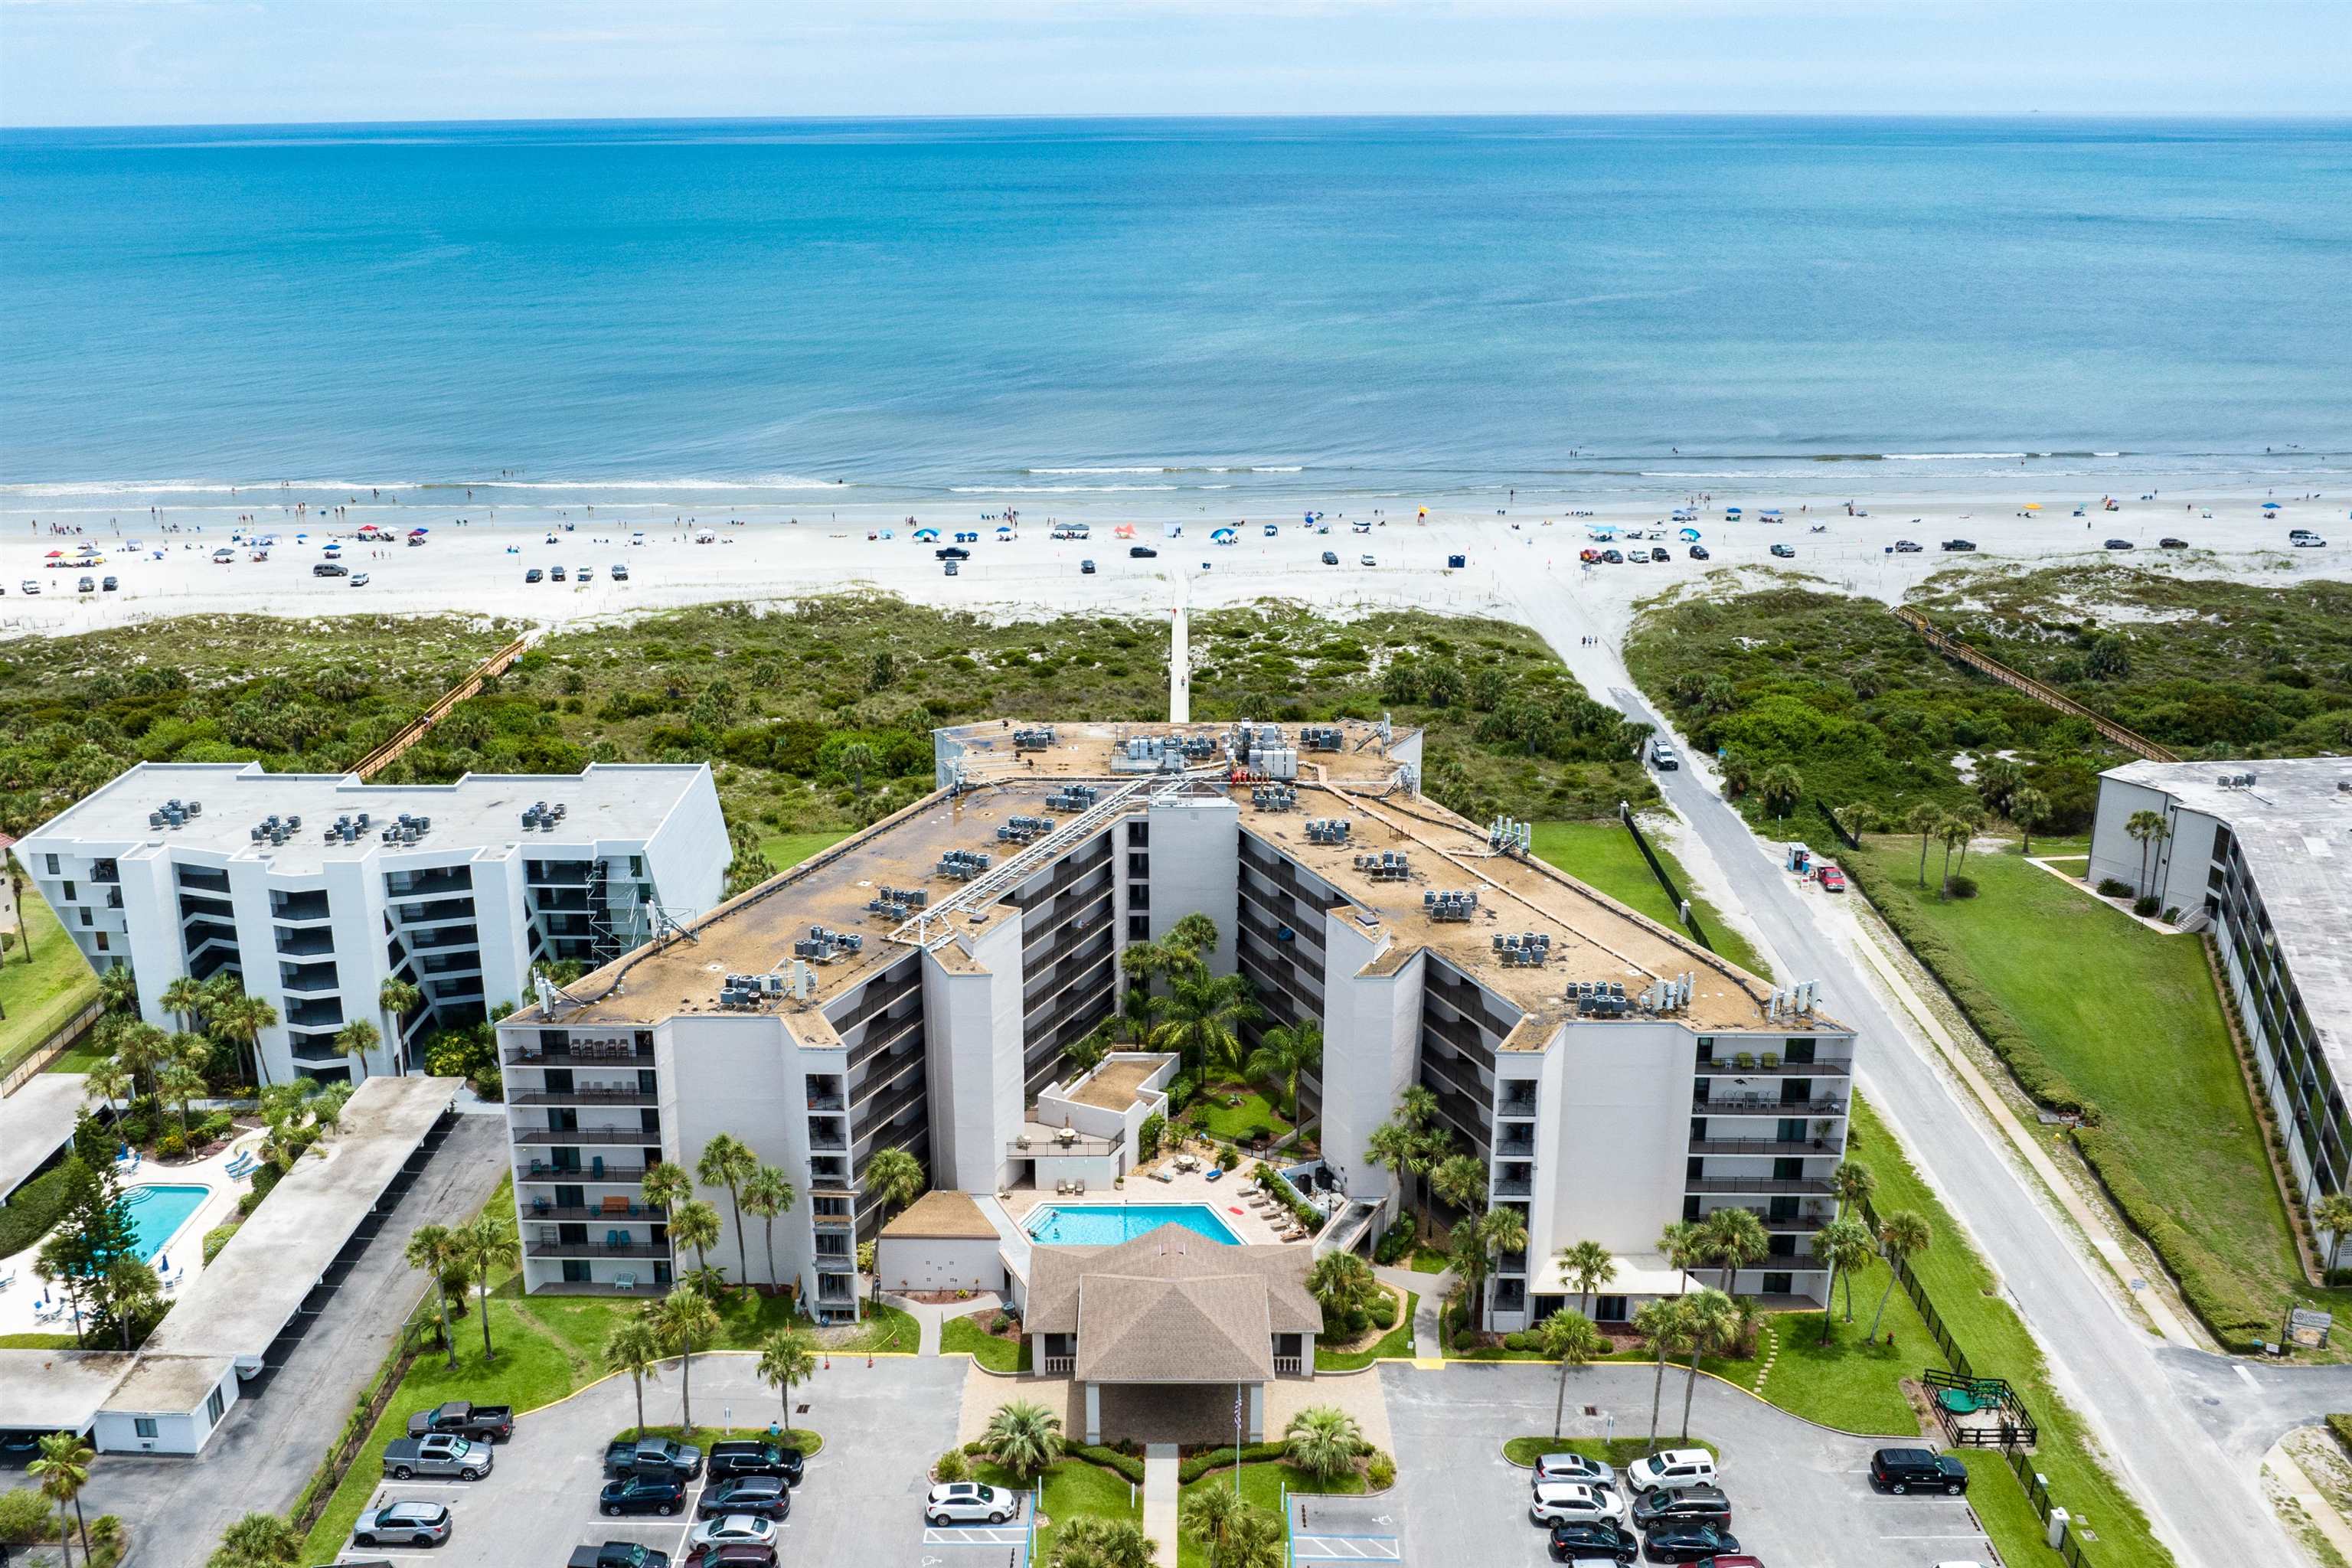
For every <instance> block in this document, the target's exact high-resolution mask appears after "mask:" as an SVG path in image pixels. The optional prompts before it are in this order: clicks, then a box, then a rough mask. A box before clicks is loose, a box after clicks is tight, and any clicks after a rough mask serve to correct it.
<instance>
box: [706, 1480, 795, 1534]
mask: <svg viewBox="0 0 2352 1568" xmlns="http://www.w3.org/2000/svg"><path fill="white" fill-rule="evenodd" d="M792 1511H793V1493H792V1489H791V1488H790V1487H788V1486H786V1485H785V1484H784V1478H783V1477H782V1476H738V1477H736V1478H735V1479H733V1480H731V1481H720V1482H719V1483H718V1484H717V1485H715V1486H713V1487H711V1488H710V1489H709V1490H708V1491H705V1492H704V1493H703V1494H702V1500H701V1501H700V1502H698V1503H697V1504H696V1505H695V1510H694V1513H695V1517H696V1518H697V1519H723V1518H725V1517H726V1516H727V1515H729V1514H730V1513H748V1514H750V1515H751V1516H752V1517H753V1518H755V1519H768V1520H774V1521H777V1522H778V1523H782V1521H784V1520H786V1519H788V1518H790V1517H791V1516H792Z"/></svg>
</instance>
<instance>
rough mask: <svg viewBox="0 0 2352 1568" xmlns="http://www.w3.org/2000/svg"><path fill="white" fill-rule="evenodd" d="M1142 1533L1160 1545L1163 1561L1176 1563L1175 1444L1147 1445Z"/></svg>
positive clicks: (1145, 1449)
mask: <svg viewBox="0 0 2352 1568" xmlns="http://www.w3.org/2000/svg"><path fill="white" fill-rule="evenodd" d="M1143 1533H1144V1534H1146V1535H1148V1536H1150V1537H1151V1539H1152V1540H1153V1541H1154V1542H1158V1543H1159V1546H1160V1562H1161V1563H1167V1564H1172V1563H1175V1561H1176V1445H1175V1444H1173V1443H1151V1444H1147V1445H1146V1446H1145V1447H1144V1450H1143Z"/></svg>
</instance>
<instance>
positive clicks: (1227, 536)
mask: <svg viewBox="0 0 2352 1568" xmlns="http://www.w3.org/2000/svg"><path fill="white" fill-rule="evenodd" d="M1209 537H1210V538H1211V539H1213V540H1215V541H1216V542H1218V543H1220V544H1231V543H1232V542H1234V531H1233V530H1232V529H1230V528H1213V529H1211V530H1210V531H1209Z"/></svg>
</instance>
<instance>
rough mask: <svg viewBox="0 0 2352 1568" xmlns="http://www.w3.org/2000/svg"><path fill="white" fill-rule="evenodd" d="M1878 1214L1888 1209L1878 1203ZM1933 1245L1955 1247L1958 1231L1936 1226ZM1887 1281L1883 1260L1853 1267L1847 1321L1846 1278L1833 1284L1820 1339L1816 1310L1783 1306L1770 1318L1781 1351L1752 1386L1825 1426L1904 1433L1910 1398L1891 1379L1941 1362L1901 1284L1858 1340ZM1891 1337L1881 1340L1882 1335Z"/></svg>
mask: <svg viewBox="0 0 2352 1568" xmlns="http://www.w3.org/2000/svg"><path fill="white" fill-rule="evenodd" d="M1879 1212H1880V1214H1881V1215H1884V1214H1885V1212H1886V1210H1885V1209H1884V1208H1882V1209H1881V1210H1880V1211H1879ZM1935 1245H1936V1246H1937V1247H1957V1246H1958V1245H1959V1238H1958V1237H1956V1236H1953V1235H1950V1234H1948V1233H1940V1232H1939V1234H1938V1235H1937V1237H1936V1243H1935ZM1891 1282H1892V1276H1890V1275H1889V1274H1888V1272H1887V1269H1886V1265H1885V1264H1884V1263H1882V1262H1879V1261H1878V1260H1877V1259H1875V1258H1874V1259H1872V1260H1871V1263H1870V1266H1869V1267H1868V1268H1858V1269H1855V1270H1854V1271H1853V1320H1854V1321H1853V1322H1851V1323H1849V1322H1847V1321H1845V1294H1846V1288H1845V1282H1844V1280H1843V1278H1841V1279H1840V1280H1839V1282H1838V1285H1837V1302H1836V1308H1837V1310H1836V1311H1835V1312H1834V1313H1833V1314H1832V1322H1831V1330H1830V1342H1829V1343H1828V1344H1826V1345H1824V1344H1822V1314H1821V1313H1819V1312H1782V1313H1780V1314H1777V1315H1776V1316H1775V1317H1774V1319H1773V1324H1774V1328H1775V1330H1776V1331H1777V1332H1778V1334H1779V1336H1780V1356H1779V1357H1778V1359H1776V1360H1775V1361H1774V1362H1773V1363H1772V1370H1771V1372H1769V1373H1767V1374H1766V1376H1765V1379H1764V1386H1763V1387H1762V1388H1760V1389H1759V1390H1758V1391H1757V1392H1758V1393H1759V1394H1763V1396H1764V1397H1765V1398H1767V1399H1769V1400H1770V1401H1771V1402H1772V1403H1773V1404H1775V1405H1779V1406H1780V1408H1781V1409H1783V1410H1786V1411H1789V1412H1790V1413H1791V1414H1793V1415H1801V1416H1803V1417H1805V1418H1806V1419H1807V1420H1809V1421H1818V1422H1820V1423H1821V1424H1822V1426H1835V1427H1838V1428H1840V1429H1842V1430H1843V1431H1847V1432H1864V1433H1868V1434H1870V1435H1872V1436H1894V1437H1909V1436H1912V1435H1913V1434H1915V1433H1916V1432H1917V1431H1918V1429H1919V1418H1918V1416H1917V1415H1916V1414H1915V1413H1914V1412H1913V1410H1912V1408H1911V1402H1910V1401H1909V1400H1907V1399H1906V1398H1904V1397H1903V1390H1902V1388H1901V1386H1900V1385H1899V1384H1898V1382H1897V1380H1898V1379H1901V1378H1906V1377H1909V1378H1914V1379H1916V1378H1917V1377H1918V1375H1919V1373H1921V1372H1922V1371H1924V1370H1926V1369H1927V1368H1928V1367H1934V1368H1936V1369H1937V1371H1939V1372H1940V1371H1945V1370H1948V1369H1946V1367H1945V1366H1944V1357H1943V1352H1940V1351H1938V1350H1937V1348H1936V1340H1935V1336H1934V1335H1932V1334H1930V1333H1928V1332H1927V1324H1926V1322H1924V1321H1921V1319H1920V1317H1919V1310H1918V1309H1917V1308H1916V1307H1914V1306H1913V1305H1912V1304H1911V1298H1910V1297H1908V1296H1906V1295H1905V1294H1904V1293H1903V1291H1902V1289H1901V1288H1900V1287H1897V1288H1896V1289H1895V1291H1894V1293H1893V1294H1891V1295H1889V1296H1887V1298H1886V1317H1885V1321H1883V1322H1882V1323H1881V1324H1880V1325H1879V1331H1878V1338H1877V1340H1876V1341H1875V1342H1873V1343H1870V1344H1867V1345H1865V1344H1864V1343H1863V1338H1862V1337H1863V1335H1864V1334H1865V1333H1867V1332H1868V1331H1869V1330H1870V1321H1871V1318H1872V1316H1873V1315H1874V1313H1875V1312H1876V1311H1877V1310H1878V1300H1879V1295H1880V1293H1881V1292H1882V1291H1884V1290H1885V1289H1886V1287H1887V1286H1888V1285H1889V1284H1890V1283H1891ZM1890 1333H1891V1334H1893V1335H1894V1336H1895V1342H1894V1343H1893V1344H1889V1343H1887V1342H1886V1338H1887V1335H1888V1334H1890Z"/></svg>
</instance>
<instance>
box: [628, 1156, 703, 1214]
mask: <svg viewBox="0 0 2352 1568" xmlns="http://www.w3.org/2000/svg"><path fill="white" fill-rule="evenodd" d="M637 1184H638V1185H639V1186H640V1187H642V1188H644V1189H645V1194H646V1202H647V1203H649V1204H651V1205H653V1206H654V1207H656V1208H657V1209H663V1210H668V1209H674V1208H676V1207H677V1205H680V1204H682V1203H684V1202H686V1200H687V1199H688V1198H690V1197H692V1196H694V1179H693V1178H692V1177H690V1176H688V1174H687V1173H686V1167H685V1166H683V1165H674V1164H672V1163H669V1162H668V1161H667V1160H656V1161H655V1162H654V1163H652V1164H650V1165H647V1166H646V1173H645V1175H644V1176H643V1177H641V1178H639V1180H638V1183H637Z"/></svg>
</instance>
